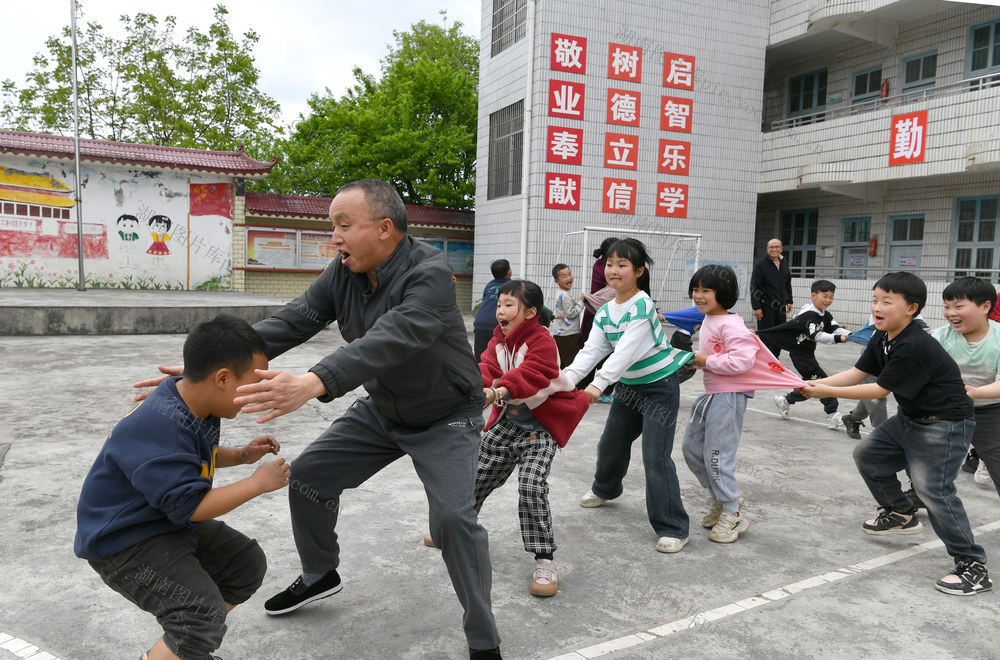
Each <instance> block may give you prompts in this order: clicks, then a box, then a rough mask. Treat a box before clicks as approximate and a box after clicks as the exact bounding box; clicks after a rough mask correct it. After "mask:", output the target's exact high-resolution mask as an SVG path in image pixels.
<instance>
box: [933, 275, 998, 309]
mask: <svg viewBox="0 0 1000 660" xmlns="http://www.w3.org/2000/svg"><path fill="white" fill-rule="evenodd" d="M941 299H942V300H949V301H950V300H968V301H971V302H973V303H975V304H976V305H982V304H983V303H985V302H988V303H989V304H990V308H989V310H988V311H987V313H989V312H992V311H993V306H994V305H995V304H996V301H997V290H996V289H994V288H993V285H992V284H990V283H989V282H987V281H986V280H981V279H979V278H978V277H960V278H958V279H957V280H955V281H954V282H952V283H951V284H949V285H948V286H946V287H945V288H944V291H942V292H941Z"/></svg>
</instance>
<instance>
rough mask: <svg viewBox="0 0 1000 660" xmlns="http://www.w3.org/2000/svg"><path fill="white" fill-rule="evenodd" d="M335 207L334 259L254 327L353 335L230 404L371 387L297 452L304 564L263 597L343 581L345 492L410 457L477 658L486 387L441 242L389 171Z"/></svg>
mask: <svg viewBox="0 0 1000 660" xmlns="http://www.w3.org/2000/svg"><path fill="white" fill-rule="evenodd" d="M330 219H331V220H332V222H333V231H334V234H333V241H332V243H333V246H334V247H335V248H336V249H337V252H338V253H339V255H340V256H339V258H338V259H335V260H334V261H333V263H331V264H330V265H329V266H328V267H327V268H326V270H324V271H323V272H322V273H321V274H320V275H319V276H318V277H317V278H316V280H315V281H314V282H313V283H312V284H311V285H310V286H309V288H308V289H306V291H305V293H303V294H302V295H301V296H299V297H298V298H296V299H295V300H294V301H292V302H291V303H289V304H288V305H287V306H285V307H284V308H282V309H280V310H278V311H277V312H275V313H274V315H273V316H271V317H270V318H269V319H266V320H264V321H261V322H259V323H257V324H255V325H254V329H255V330H256V331H257V332H258V333H259V334H260V335H261V336H262V337H263V338H264V341H265V342H266V343H267V355H268V358H274V357H276V356H278V355H281V354H282V353H284V352H285V351H287V350H289V349H291V348H293V347H295V346H298V345H299V344H301V343H303V342H305V341H307V340H308V339H309V338H311V337H312V336H314V335H315V334H316V333H318V332H319V331H320V330H322V329H323V328H325V327H326V326H327V325H329V324H330V323H332V322H334V321H336V322H337V325H338V327H339V328H340V333H341V335H343V337H344V339H346V340H347V341H348V342H349V343H348V345H347V346H345V347H343V348H340V349H338V350H336V351H334V352H333V353H331V354H330V355H328V356H326V357H325V358H323V359H322V360H320V361H319V363H318V364H316V365H315V366H313V367H312V368H311V369H310V370H309V371H308V372H306V373H304V374H292V373H288V372H283V371H277V370H272V371H262V372H260V373H259V375H260V376H261V378H262V380H261V381H260V382H259V383H255V384H252V385H249V386H247V387H245V388H242V389H240V390H238V393H239V394H240V396H239V397H237V399H236V403H238V404H241V405H243V406H244V407H243V412H251V413H252V412H256V413H263V414H262V415H261V416H260V417H258V419H257V421H258V422H266V421H269V420H271V419H274V418H275V417H278V416H280V415H284V414H287V413H290V412H292V411H294V410H296V409H298V408H299V407H301V406H302V405H303V404H305V403H306V402H307V401H309V400H310V399H313V398H318V399H319V400H320V401H324V402H326V401H331V400H333V399H335V398H337V397H339V396H342V395H344V394H347V393H348V392H350V391H352V390H354V389H355V388H357V387H358V386H361V385H363V386H364V388H365V390H367V392H368V395H369V396H367V397H365V398H359V399H358V400H357V401H356V402H355V403H354V405H352V406H351V407H350V408H349V409H348V410H347V412H346V413H344V415H343V416H341V417H340V418H339V419H337V420H335V421H334V422H333V424H331V425H330V427H329V428H328V429H327V430H326V431H325V432H323V434H322V435H320V437H319V438H317V439H316V440H315V441H313V443H312V444H310V445H309V446H308V447H306V448H305V449H304V450H303V451H302V453H301V454H299V456H298V457H297V458H296V459H295V460H294V461H292V464H291V466H292V479H293V481H294V485H295V486H296V487H293V488H289V490H288V505H289V509H290V511H291V519H292V532H293V534H294V537H295V547H296V549H297V550H298V554H299V559H300V560H301V562H302V574H301V575H300V576H299V577H298V578H297V579H296V580H295V581H294V582H293V583H292V584H291V586H289V587H288V588H287V589H285V590H284V591H282V592H281V593H279V594H277V595H276V596H274V597H272V598H271V599H269V600H268V601H267V602H266V603H265V604H264V609H265V611H266V612H267V613H268V614H272V615H279V614H286V613H289V612H293V611H295V610H297V609H299V608H300V607H302V606H303V605H306V604H308V603H311V602H313V601H316V600H319V599H321V598H326V597H328V596H331V595H333V594H335V593H337V592H338V591H340V590H341V588H342V584H341V580H340V576H339V575H338V573H337V566H338V565H339V562H340V547H339V545H338V543H337V533H336V531H335V528H336V525H337V515H338V513H339V510H340V495H341V493H342V492H343V491H344V490H346V489H349V488H356V487H358V486H360V485H361V484H362V483H364V482H365V481H366V480H367V479H368V478H369V477H371V476H373V475H374V474H375V473H377V472H378V471H379V470H381V469H382V468H384V467H385V466H387V465H389V464H390V463H392V462H393V461H395V460H396V459H398V458H400V457H402V456H403V455H408V456H410V458H411V459H412V460H413V467H414V468H415V469H416V472H417V475H418V476H419V477H420V480H421V481H422V482H423V485H424V489H425V490H426V491H427V496H428V504H429V508H430V531H431V536H432V538H433V540H434V544H435V545H436V546H437V547H438V548H440V549H441V552H442V555H443V557H444V561H445V564H446V566H447V567H448V573H449V575H450V576H451V580H452V584H453V585H454V588H455V591H456V593H457V595H458V598H459V601H461V603H462V606H463V607H464V608H465V617H464V620H463V621H464V627H465V634H466V638H467V640H468V643H469V650H470V657H471V658H499V657H500V648H499V646H500V637H499V634H498V632H497V628H496V623H495V621H494V618H493V612H492V606H491V603H490V589H491V583H492V573H491V565H490V555H489V544H488V538H487V533H486V530H485V529H483V528H482V527H481V526H480V525H479V523H478V520H477V515H476V511H475V508H474V503H475V498H474V495H473V491H474V486H475V479H476V462H477V459H478V455H479V444H480V431H481V429H482V427H483V417H482V409H483V406H484V404H485V396H484V394H483V389H482V377H481V375H480V373H479V366H478V364H477V363H476V360H475V358H474V357H473V355H472V348H471V347H470V346H469V340H468V335H467V334H466V330H465V322H464V320H463V319H462V315H461V312H459V309H458V304H457V302H456V300H455V285H454V283H453V282H452V279H451V271H450V270H449V268H448V265H447V263H446V262H445V260H444V257H443V255H442V254H441V252H440V251H439V250H437V249H435V248H433V247H430V246H428V245H425V244H423V243H421V242H419V241H417V240H415V239H413V238H412V237H410V236H408V235H407V234H406V207H405V206H404V205H403V202H402V200H401V199H400V197H399V195H398V194H397V192H396V191H395V190H394V189H393V188H392V186H390V185H389V184H388V183H386V182H384V181H379V180H376V179H363V180H360V181H354V182H352V183H349V184H347V185H345V186H344V187H342V188H341V189H340V190H339V191H337V195H336V197H335V198H334V200H333V202H332V204H331V205H330ZM165 371H169V370H165ZM152 382H153V381H145V382H143V383H137V384H136V385H137V386H141V385H148V384H152ZM390 515H391V514H390Z"/></svg>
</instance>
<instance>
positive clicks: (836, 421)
mask: <svg viewBox="0 0 1000 660" xmlns="http://www.w3.org/2000/svg"><path fill="white" fill-rule="evenodd" d="M843 417H844V413H842V412H832V413H830V414H829V415H827V416H826V421H827V422H829V423H830V428H831V429H839V428H840V427H841V426H842V425H843V422H842V421H841V420H842V419H843Z"/></svg>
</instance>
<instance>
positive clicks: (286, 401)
mask: <svg viewBox="0 0 1000 660" xmlns="http://www.w3.org/2000/svg"><path fill="white" fill-rule="evenodd" d="M254 373H256V374H257V375H258V376H260V378H261V381H260V382H259V383H252V384H250V385H241V386H240V387H238V388H236V392H237V394H239V396H238V397H236V398H235V399H233V403H235V404H237V405H239V406H243V408H242V409H241V410H240V412H244V413H254V412H264V413H266V414H264V415H262V416H261V417H258V418H257V423H258V424H263V423H264V422H269V421H271V420H272V419H274V418H275V417H280V416H282V415H286V414H288V413H290V412H292V411H293V410H298V409H299V408H301V407H302V405H303V404H305V402H306V401H308V400H309V399H315V398H316V397H318V396H322V395H324V394H326V386H325V385H323V381H321V380H320V379H319V376H317V375H316V374H314V373H313V372H311V371H309V372H306V373H304V374H302V375H299V376H296V375H295V374H290V373H288V372H287V371H277V370H264V369H255V370H254Z"/></svg>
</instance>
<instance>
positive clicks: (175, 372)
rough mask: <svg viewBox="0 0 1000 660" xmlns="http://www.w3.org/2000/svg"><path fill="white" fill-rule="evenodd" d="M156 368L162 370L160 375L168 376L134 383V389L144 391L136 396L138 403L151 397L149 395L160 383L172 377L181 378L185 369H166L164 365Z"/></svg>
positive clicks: (178, 367) (179, 367)
mask: <svg viewBox="0 0 1000 660" xmlns="http://www.w3.org/2000/svg"><path fill="white" fill-rule="evenodd" d="M156 368H157V369H159V370H160V373H162V374H166V375H165V376H159V377H157V378H147V379H146V380H140V381H139V382H137V383H132V387H135V388H140V389H143V391H142V392H139V393H138V394H136V395H135V397H134V398H135V400H136V401H142V400H143V399H145V398H146V397H147V396H149V393H150V392H151V391H152V390H153V389H154V388H155V387H156V386H157V385H159V384H160V383H162V382H163V381H165V380H166V379H168V378H170V377H171V376H180V375H181V373H183V371H184V367H181V366H177V367H164V366H163V365H162V364H160V365H157V367H156Z"/></svg>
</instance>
